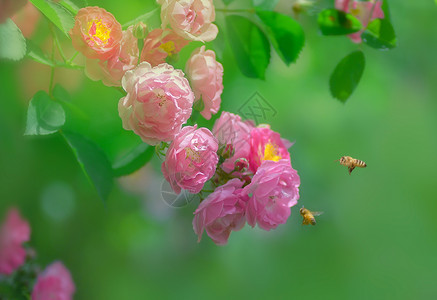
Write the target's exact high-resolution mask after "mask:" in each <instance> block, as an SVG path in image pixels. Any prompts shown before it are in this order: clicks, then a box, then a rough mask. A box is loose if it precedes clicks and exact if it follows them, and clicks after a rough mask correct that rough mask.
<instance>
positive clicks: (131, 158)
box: [112, 143, 155, 177]
mask: <svg viewBox="0 0 437 300" xmlns="http://www.w3.org/2000/svg"><path fill="white" fill-rule="evenodd" d="M154 153H155V147H153V146H149V145H147V144H144V143H141V144H140V145H138V146H137V147H135V148H134V149H133V150H131V151H130V152H128V153H127V154H126V155H123V157H121V158H120V159H118V160H116V161H115V162H114V164H113V165H112V168H113V170H114V175H115V176H117V177H119V176H124V175H129V174H131V173H133V172H135V171H137V170H138V169H140V168H141V167H143V166H144V165H145V164H147V163H148V162H149V161H150V160H151V159H152V157H153V154H154Z"/></svg>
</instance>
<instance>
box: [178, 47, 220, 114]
mask: <svg viewBox="0 0 437 300" xmlns="http://www.w3.org/2000/svg"><path fill="white" fill-rule="evenodd" d="M185 70H186V71H185V72H186V73H187V76H188V79H189V80H190V83H191V86H192V87H193V92H194V100H195V101H198V100H200V99H202V100H203V104H204V106H205V108H204V109H203V110H202V112H201V114H202V116H203V117H204V118H205V119H207V120H209V119H211V114H216V113H217V112H218V110H219V109H220V103H221V101H222V99H221V98H220V96H221V94H222V92H223V66H222V64H221V63H219V62H218V61H216V59H215V52H214V51H212V50H207V51H205V46H202V47H200V48H198V49H196V50H194V51H193V53H192V54H191V57H190V59H189V60H188V61H187V64H186V66H185Z"/></svg>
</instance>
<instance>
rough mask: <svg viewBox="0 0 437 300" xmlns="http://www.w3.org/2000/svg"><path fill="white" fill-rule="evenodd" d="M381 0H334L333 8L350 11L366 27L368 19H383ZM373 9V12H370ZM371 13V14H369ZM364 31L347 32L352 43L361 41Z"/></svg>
mask: <svg viewBox="0 0 437 300" xmlns="http://www.w3.org/2000/svg"><path fill="white" fill-rule="evenodd" d="M381 5H382V1H379V0H376V3H375V2H374V1H373V2H372V1H366V2H363V1H350V0H336V1H335V8H336V9H338V10H341V11H344V12H346V13H350V14H352V15H353V16H355V17H356V18H357V19H358V20H360V21H361V24H362V25H363V27H366V26H367V24H368V23H369V22H370V21H373V20H374V19H384V12H383V11H382V7H381ZM372 10H373V12H372ZM370 14H372V15H370ZM363 32H364V29H363V30H360V31H358V32H355V33H352V34H349V35H348V36H349V38H350V39H351V40H352V41H353V42H354V43H361V34H362V33H363Z"/></svg>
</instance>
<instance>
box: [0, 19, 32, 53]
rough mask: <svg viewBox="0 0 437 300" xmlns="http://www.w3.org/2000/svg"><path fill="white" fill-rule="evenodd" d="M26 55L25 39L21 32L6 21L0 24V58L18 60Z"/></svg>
mask: <svg viewBox="0 0 437 300" xmlns="http://www.w3.org/2000/svg"><path fill="white" fill-rule="evenodd" d="M25 54H26V39H25V38H24V37H23V34H22V33H21V30H20V29H19V28H18V27H17V25H15V23H14V22H12V20H11V19H7V20H6V22H5V23H3V24H0V58H5V59H11V60H20V59H22V58H23V57H24V55H25Z"/></svg>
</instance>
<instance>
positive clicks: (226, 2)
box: [222, 0, 437, 5]
mask: <svg viewBox="0 0 437 300" xmlns="http://www.w3.org/2000/svg"><path fill="white" fill-rule="evenodd" d="M222 1H223V3H224V4H225V5H229V4H231V3H232V2H234V0H222ZM436 1H437V0H436Z"/></svg>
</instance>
